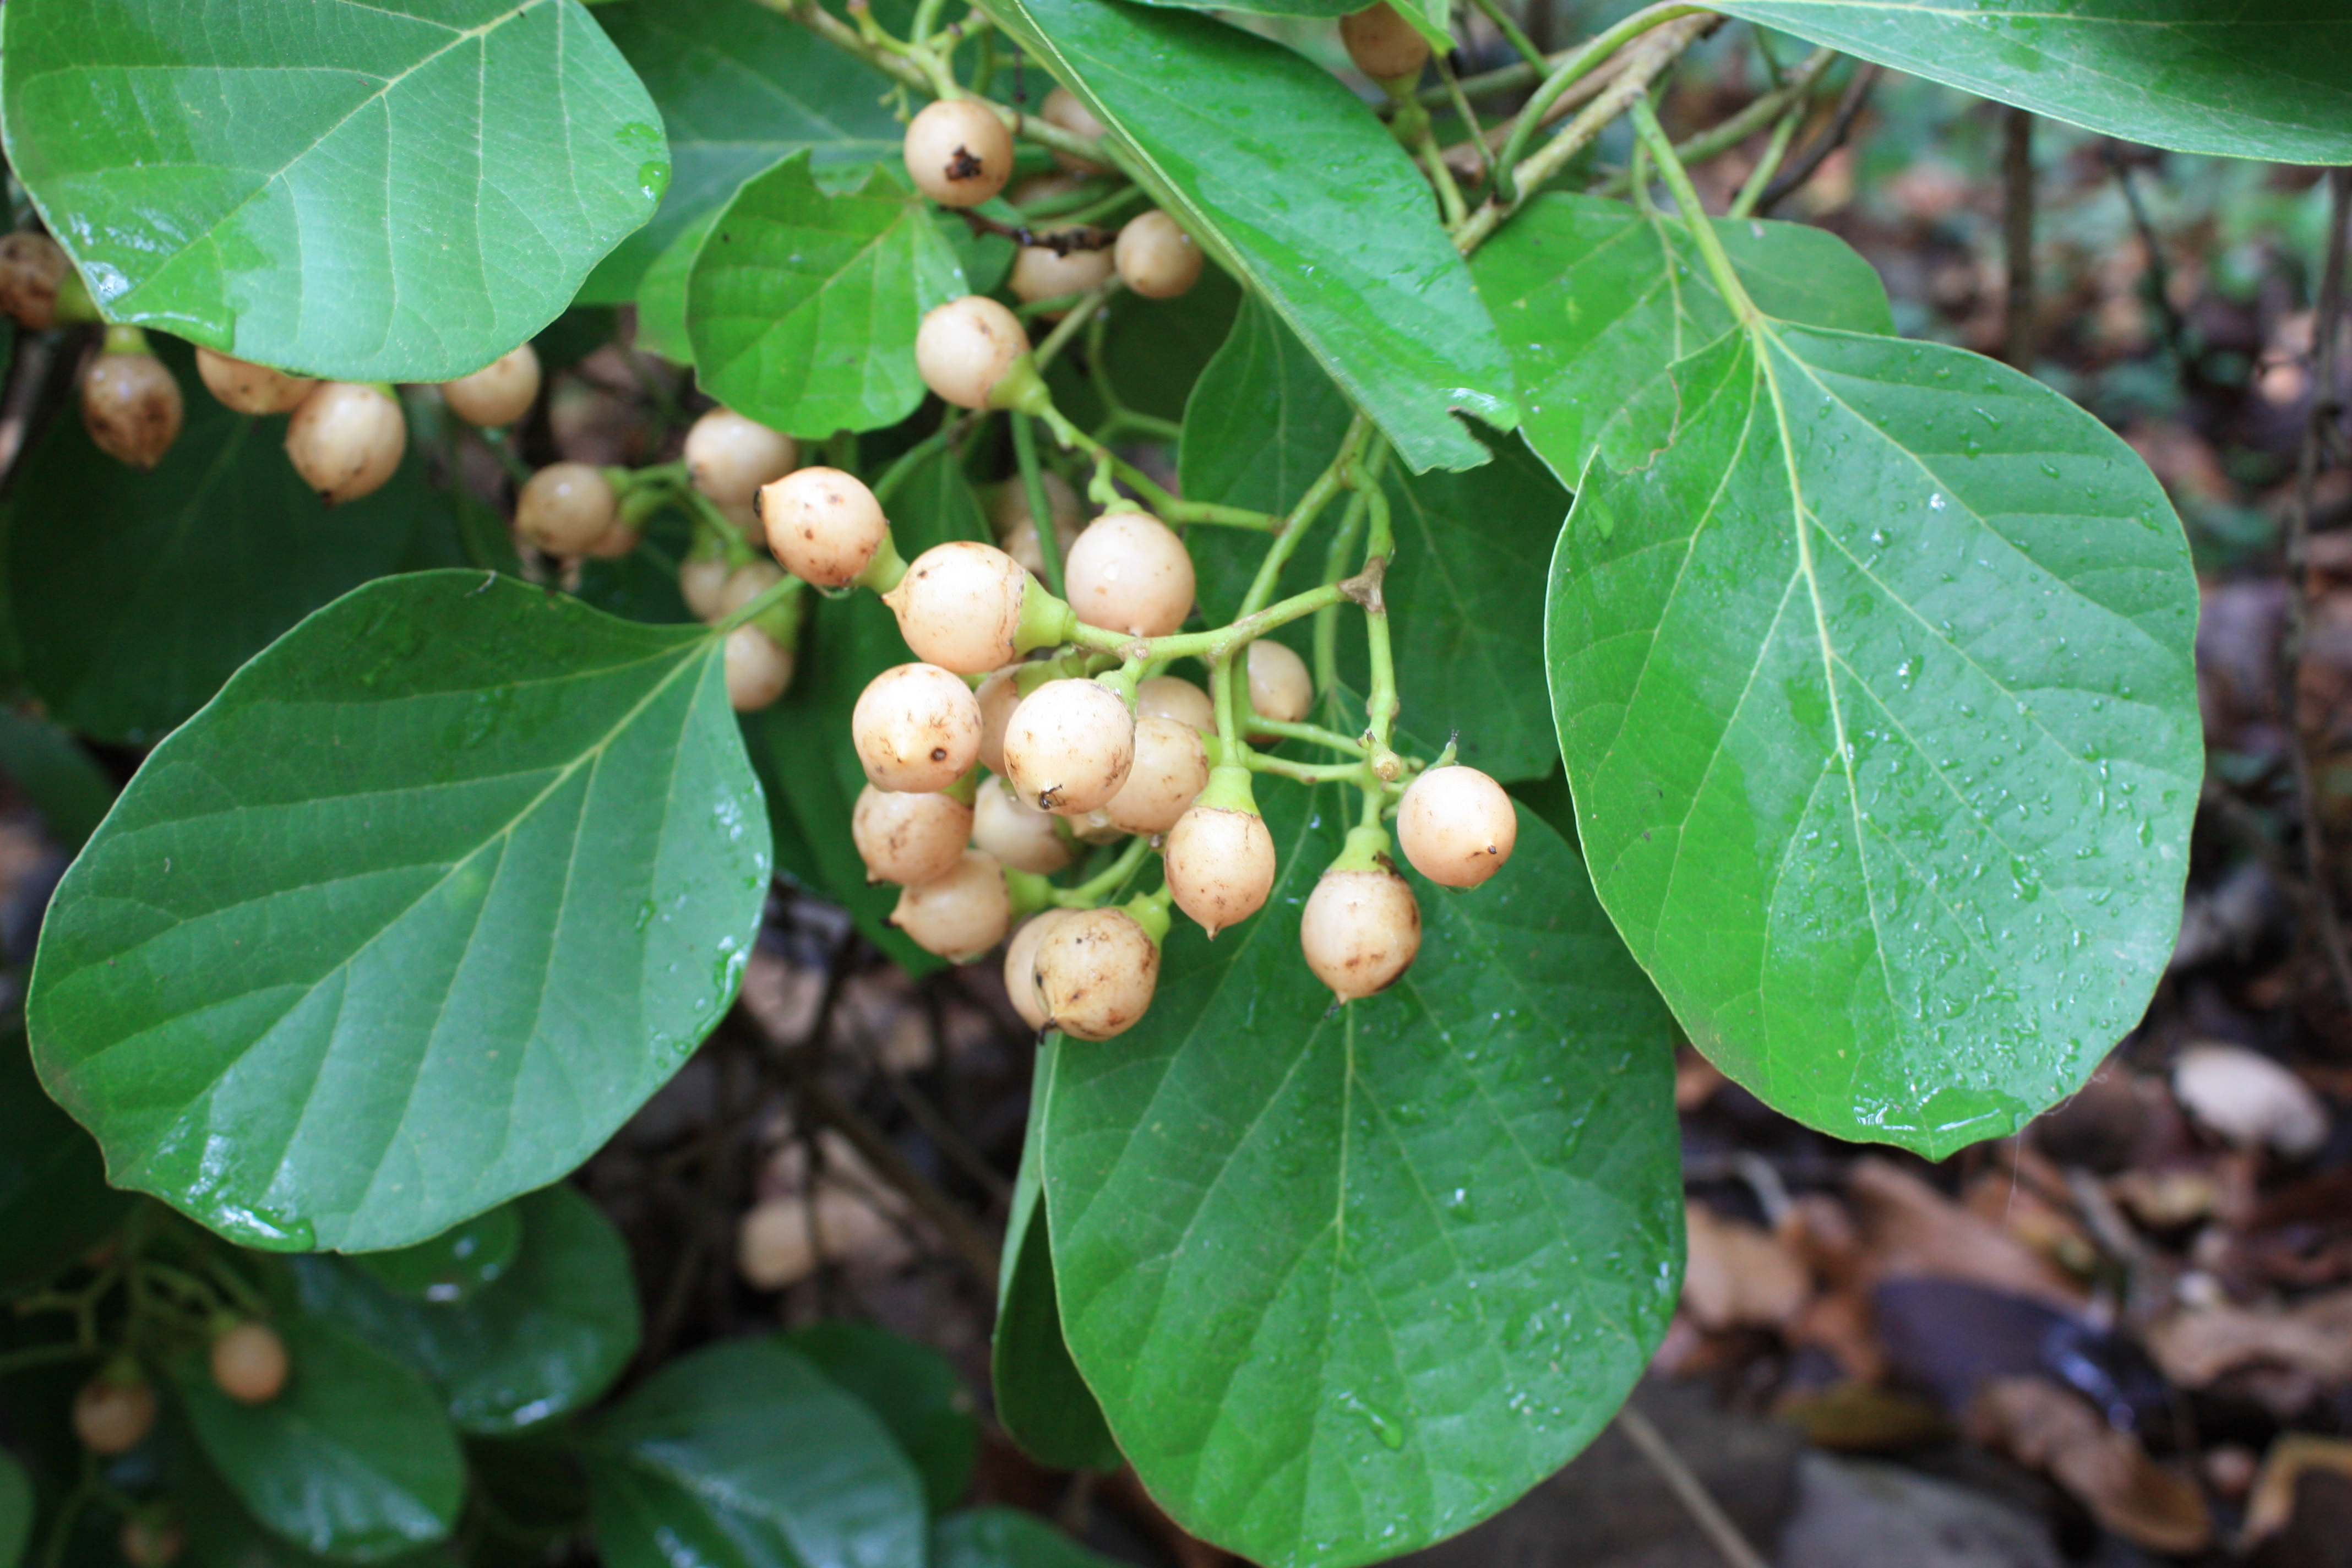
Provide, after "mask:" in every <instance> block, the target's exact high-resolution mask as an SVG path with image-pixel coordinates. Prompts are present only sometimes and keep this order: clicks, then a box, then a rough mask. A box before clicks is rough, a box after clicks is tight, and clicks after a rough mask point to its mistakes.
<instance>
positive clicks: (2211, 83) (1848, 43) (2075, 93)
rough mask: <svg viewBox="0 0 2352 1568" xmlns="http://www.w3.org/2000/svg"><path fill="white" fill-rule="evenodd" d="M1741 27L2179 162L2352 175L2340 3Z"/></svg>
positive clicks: (2085, 6) (1747, 5) (1976, 8)
mask: <svg viewBox="0 0 2352 1568" xmlns="http://www.w3.org/2000/svg"><path fill="white" fill-rule="evenodd" d="M1717 9H1719V10H1723V11H1727V12H1729V13H1730V14H1731V15H1733V16H1745V17H1747V18H1748V20H1750V21H1752V22H1759V23H1762V24H1763V25H1765V26H1771V27H1778V28H1780V29H1781V30H1782V31H1784V32H1790V33H1794V34H1796V35H1797V36H1798V37H1801V38H1806V39H1810V40H1811V41H1812V42H1813V43H1817V44H1827V45H1828V46H1830V47H1832V48H1834V49H1842V50H1843V51H1844V52H1846V53H1847V54H1850V55H1860V56H1861V57H1862V58H1864V59H1868V60H1876V61H1878V62H1879V63H1880V64H1881V65H1889V66H1893V67H1895V68H1896V69H1897V70H1906V71H1910V72H1911V73H1913V74H1914V75H1916V76H1924V77H1927V78H1929V79H1933V80H1936V81H1940V82H1948V83H1949V84H1951V85H1952V86H1954V87H1960V88H1966V89H1968V90H1969V91H1970V92H1977V93H1982V94H1983V95H1984V96H1985V97H1987V98H1992V99H1998V100H2000V101H2001V102H2003V103H2014V104H2020V105H2021V106H2023V107H2024V108H2027V109H2031V110H2033V111H2034V112H2035V113H2037V114H2047V115H2049V116H2050V117H2051V118H2052V119H2053V120H2063V121H2067V122H2069V123H2070V124H2074V125H2082V126H2087V127H2089V128H2090V129H2091V130H2093V131H2103V132H2106V133H2107V134H2108V135H2111V136H2120V137H2122V138H2124V139H2125V140H2126V141H2130V142H2148V143H2150V144H2152V145H2154V146H2158V147H2169V148H2172V149H2174V150H2175V151H2177V152H2182V153H2219V154H2221V155H2222V156H2223V157H2231V158H2269V159H2275V160H2277V161H2278V162H2280V163H2352V16H2347V15H2346V14H2345V11H2344V8H2343V7H2342V6H2341V5H2336V4H2335V3H2334V0H2269V3H2267V4H2263V5H2216V4H2213V3H2212V0H2039V3H2037V4H2036V5H2034V6H2033V7H2032V9H2031V10H2025V9H2021V8H2020V7H2018V6H2016V5H2011V4H2010V3H2009V0H1724V4H1723V5H1720V6H1719V7H1717Z"/></svg>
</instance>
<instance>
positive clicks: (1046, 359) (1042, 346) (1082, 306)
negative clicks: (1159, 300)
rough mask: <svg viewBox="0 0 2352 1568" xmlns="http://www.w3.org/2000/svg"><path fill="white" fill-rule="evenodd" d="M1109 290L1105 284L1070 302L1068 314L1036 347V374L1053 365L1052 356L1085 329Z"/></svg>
mask: <svg viewBox="0 0 2352 1568" xmlns="http://www.w3.org/2000/svg"><path fill="white" fill-rule="evenodd" d="M1111 288H1112V285H1111V284H1108V283H1106V284H1104V285H1103V286H1102V287H1100V288H1098V289H1089V290H1088V291H1087V292H1086V293H1084V294H1081V295H1079V296H1078V297H1077V298H1076V300H1073V301H1072V302H1071V305H1070V308H1069V310H1068V313H1067V314H1066V315H1064V316H1063V318H1062V319H1061V320H1060V321H1056V322H1055V323H1054V330H1053V331H1051V332H1049V333H1047V334H1046V337H1045V342H1042V343H1039V344H1038V345H1037V348H1036V353H1035V354H1034V356H1033V357H1034V358H1035V360H1036V362H1037V370H1038V374H1044V373H1045V367H1046V366H1047V365H1049V364H1051V363H1054V356H1055V354H1058V353H1061V352H1062V350H1063V349H1064V348H1065V347H1066V346H1067V344H1068V343H1069V341H1070V340H1071V339H1072V338H1074V337H1076V336H1077V335H1078V333H1079V332H1081V331H1084V330H1085V329H1086V325H1087V322H1088V321H1091V320H1093V319H1094V316H1095V314H1096V313H1097V311H1099V310H1101V309H1102V304H1103V301H1104V300H1108V299H1109V298H1110V291H1111Z"/></svg>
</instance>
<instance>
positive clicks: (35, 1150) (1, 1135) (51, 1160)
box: [0, 1019, 131, 1296]
mask: <svg viewBox="0 0 2352 1568" xmlns="http://www.w3.org/2000/svg"><path fill="white" fill-rule="evenodd" d="M130 1207H131V1194H128V1193H119V1192H116V1191H115V1190H114V1189H113V1188H112V1187H110V1186H108V1185H107V1184H106V1162H105V1161H104V1160H103V1159H101V1158H100V1155H99V1152H98V1145H97V1144H95V1143H93V1142H90V1141H89V1133H87V1132H85V1131H82V1130H81V1129H80V1128H79V1127H77V1126H75V1125H74V1122H73V1118H72V1117H70V1116H68V1115H67V1114H66V1113H65V1112H64V1111H63V1110H58V1104H57V1102H56V1101H55V1100H51V1099H50V1098H49V1097H48V1096H47V1094H46V1093H44V1092H42V1089H41V1082H40V1079H37V1078H36V1077H35V1076H34V1074H33V1058H32V1055H31V1053H29V1052H28V1051H27V1050H26V1048H25V1035H24V1030H23V1027H22V1026H21V1025H19V1024H18V1023H17V1022H16V1020H14V1019H12V1020H10V1021H9V1023H8V1025H7V1026H6V1027H5V1029H0V1296H6V1295H9V1294H11V1293H13V1292H15V1291H16V1290H19V1289H24V1288H25V1287H26V1286H30V1285H37V1284H38V1283H40V1282H41V1281H42V1280H44V1279H47V1278H48V1277H49V1276H50V1275H52V1274H54V1273H56V1272H58V1270H60V1269H62V1268H65V1266H66V1265H67V1264H68V1263H71V1262H72V1261H73V1260H74V1259H75V1258H79V1256H81V1254H82V1253H84V1252H85V1251H87V1250H89V1247H91V1246H92V1245H94V1244H95V1243H96V1242H97V1241H98V1240H99V1238H100V1237H103V1236H105V1235H106V1233H107V1232H108V1231H110V1230H111V1229H113V1228H114V1226H116V1225H118V1224H120V1223H121V1220H122V1217H123V1215H125V1214H126V1213H128V1212H129V1210H130Z"/></svg>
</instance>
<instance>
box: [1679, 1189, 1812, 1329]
mask: <svg viewBox="0 0 2352 1568" xmlns="http://www.w3.org/2000/svg"><path fill="white" fill-rule="evenodd" d="M1684 1212H1685V1223H1686V1226H1687V1227H1688V1231H1689V1236H1690V1261H1689V1263H1688V1265H1687V1266H1686V1267H1685V1268H1684V1270H1683V1310H1685V1311H1686V1312H1688V1313H1689V1314H1690V1315H1691V1317H1692V1319H1693V1320H1695V1321H1696V1322H1697V1323H1698V1325H1699V1326H1700V1327H1701V1328H1704V1329H1706V1330H1709V1331H1713V1332H1717V1333H1720V1332H1721V1331H1724V1330H1726V1329H1734V1328H1748V1329H1777V1328H1779V1327H1780V1325H1781V1324H1783V1323H1785V1322H1787V1321H1789V1320H1790V1319H1791V1318H1793V1317H1795V1316H1796V1315H1797V1313H1798V1311H1799V1310H1801V1308H1802V1307H1803V1306H1804V1304H1805V1302H1806V1300H1807V1299H1808V1298H1810V1297H1811V1295H1812V1293H1813V1282H1812V1279H1811V1276H1810V1275H1809V1274H1807V1273H1806V1271H1805V1266H1804V1265H1803V1264H1802V1263H1801V1262H1799V1261H1798V1259H1797V1256H1796V1254H1795V1253H1793V1252H1791V1251H1790V1250H1789V1248H1788V1247H1787V1246H1786V1245H1785V1244H1783V1243H1782V1242H1781V1241H1780V1238H1778V1237H1775V1236H1773V1235H1772V1234H1771V1233H1770V1232H1769V1231H1766V1230H1763V1229H1761V1228H1759V1227H1758V1226H1752V1225H1749V1224H1747V1223H1746V1222H1745V1221H1742V1220H1736V1219H1727V1218H1725V1217H1724V1216H1723V1215H1719V1214H1717V1213H1716V1212H1715V1211H1714V1210H1713V1209H1711V1208H1709V1207H1707V1206H1706V1205H1705V1204H1696V1203H1694V1204H1685V1205H1684Z"/></svg>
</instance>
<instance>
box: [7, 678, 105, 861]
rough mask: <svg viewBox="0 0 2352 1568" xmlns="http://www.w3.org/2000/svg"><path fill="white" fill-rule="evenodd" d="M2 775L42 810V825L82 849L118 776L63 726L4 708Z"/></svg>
mask: <svg viewBox="0 0 2352 1568" xmlns="http://www.w3.org/2000/svg"><path fill="white" fill-rule="evenodd" d="M0 774H5V776H6V777H7V780H8V782H9V783H10V784H14V785H16V788H17V790H18V792H19V793H21V794H22V795H24V797H25V798H26V800H27V801H29V802H30V803H31V804H32V806H33V809H34V810H35V811H37V812H39V813H40V814H41V826H44V827H46V828H47V829H48V830H49V835H50V837H54V838H55V839H57V841H58V843H60V844H62V845H64V846H65V847H67V848H68V849H79V848H80V847H81V846H82V844H83V843H84V842H85V841H86V840H87V839H88V838H89V836H90V835H91V834H92V833H94V832H96V831H97V830H98V825H99V822H100V819H101V818H103V817H104V816H106V813H107V811H108V809H109V808H110V807H111V806H112V805H114V797H115V795H116V794H117V793H119V792H118V791H117V790H116V788H115V784H114V780H113V779H111V778H110V777H109V776H108V775H107V772H106V770H105V769H104V768H101V767H100V766H99V765H98V761H97V759H96V758H94V757H92V756H91V755H90V754H89V752H87V751H85V750H83V749H82V745H81V742H79V741H77V740H76V739H75V738H74V737H73V735H72V733H71V732H70V731H68V730H67V729H66V728H65V727H64V726H63V725H61V724H53V723H51V722H50V721H48V720H47V719H40V718H36V717H34V716H33V715H32V714H29V713H20V712H18V711H17V710H15V709H13V708H0Z"/></svg>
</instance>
